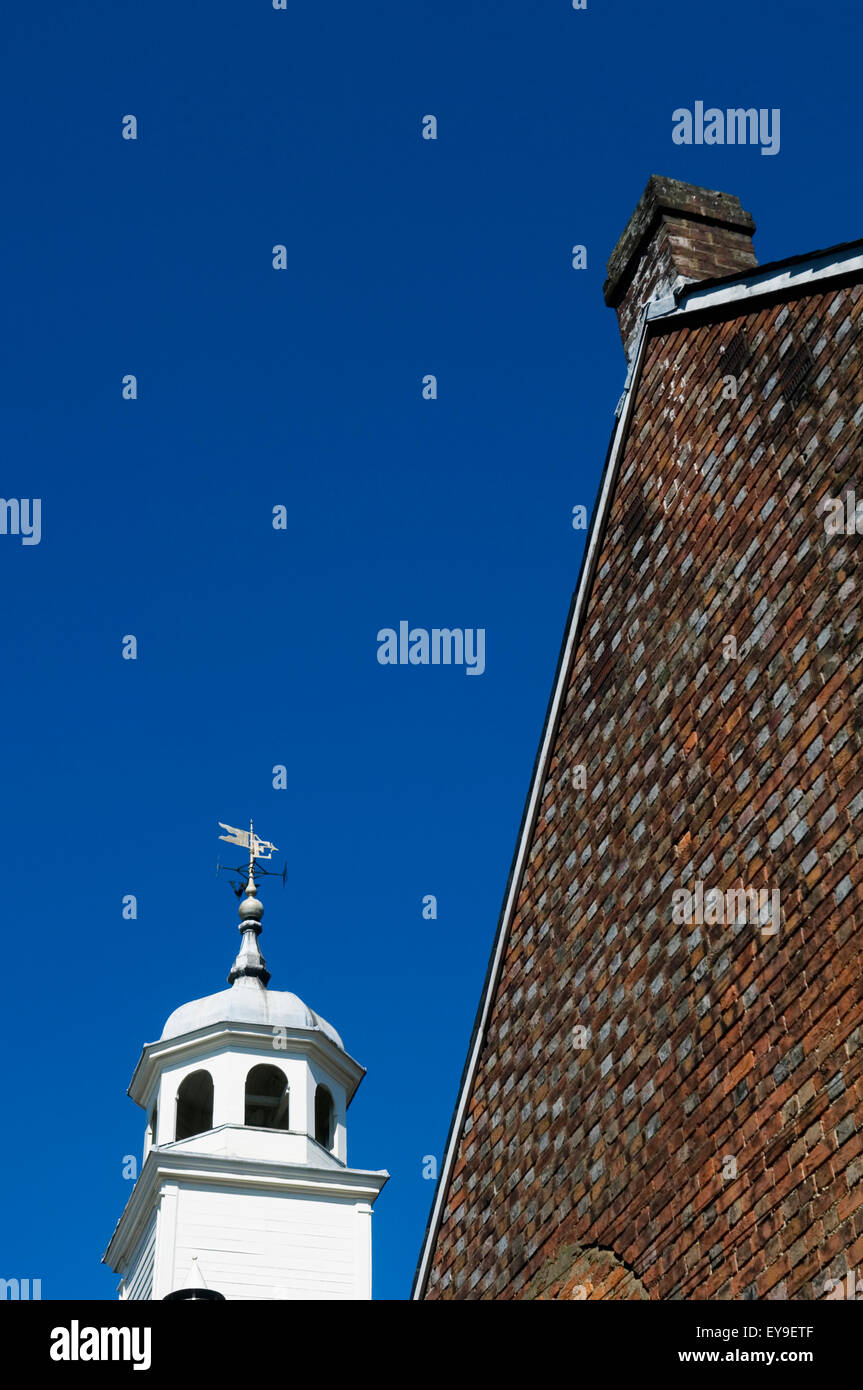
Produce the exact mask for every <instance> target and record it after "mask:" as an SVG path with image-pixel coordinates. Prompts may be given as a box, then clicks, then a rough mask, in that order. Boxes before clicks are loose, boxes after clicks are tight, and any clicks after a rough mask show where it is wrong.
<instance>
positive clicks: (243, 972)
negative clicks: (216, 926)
mask: <svg viewBox="0 0 863 1390" xmlns="http://www.w3.org/2000/svg"><path fill="white" fill-rule="evenodd" d="M239 913H240V928H239V929H240V931H241V932H242V933H243V939H242V941H241V942H240V949H239V952H238V953H237V959H236V960H235V961H234V964H233V965H232V966H231V972H230V974H229V975H228V984H229V985H236V984H237V983H238V982H239V981H241V980H245V979H252V980H259V981H260V983H261V985H262V987H263V988H264V989H266V987H267V981H268V980H269V978H270V972H269V970H268V969H267V962H266V961H265V960H264V957H263V956H262V955H261V950H260V947H259V946H258V936H259V934H260V931H261V918H262V917H263V915H264V907H263V904H262V903H259V902H258V889H257V885H256V884H255V873H254V865H253V864H250V865H249V881H248V883H247V884H246V896H245V898H244V899H243V901H242V902H241V903H240V907H239Z"/></svg>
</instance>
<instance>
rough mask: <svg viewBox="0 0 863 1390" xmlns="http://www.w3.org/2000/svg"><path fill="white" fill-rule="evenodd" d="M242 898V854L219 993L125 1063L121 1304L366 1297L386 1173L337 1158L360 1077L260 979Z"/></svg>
mask: <svg viewBox="0 0 863 1390" xmlns="http://www.w3.org/2000/svg"><path fill="white" fill-rule="evenodd" d="M242 833H243V834H245V832H242ZM257 891H258V890H257V887H256V884H255V879H254V863H253V861H252V862H251V863H250V866H249V876H248V883H247V884H246V889H245V897H244V899H243V901H242V902H241V904H240V909H239V911H240V931H241V933H242V939H241V943H240V950H239V954H238V955H237V958H236V960H235V961H234V964H233V966H232V968H231V971H230V974H229V975H228V983H229V986H230V988H229V989H225V990H221V991H220V992H219V993H218V994H210V995H208V996H207V997H206V998H204V999H196V1000H194V1001H193V1002H192V1003H190V1004H183V1005H182V1006H181V1007H180V1008H179V1009H175V1011H174V1012H173V1013H172V1014H171V1016H170V1018H169V1019H168V1021H167V1023H166V1024H165V1027H164V1028H163V1030H162V1036H161V1037H160V1038H159V1041H158V1042H153V1043H147V1044H146V1045H145V1047H144V1050H143V1052H142V1053H141V1059H140V1061H139V1062H138V1065H137V1067H136V1068H135V1073H134V1076H133V1077H132V1081H131V1084H130V1086H129V1095H130V1096H131V1097H132V1099H133V1100H134V1101H136V1102H137V1104H138V1105H140V1106H141V1108H142V1109H143V1110H144V1111H145V1113H146V1115H147V1131H146V1137H145V1140H144V1162H143V1166H142V1168H141V1172H140V1175H139V1177H138V1179H137V1182H136V1183H135V1186H134V1188H133V1190H132V1193H131V1195H130V1197H129V1201H128V1202H127V1204H126V1209H125V1211H124V1212H123V1215H122V1216H121V1218H120V1220H119V1222H118V1224H117V1228H116V1230H115V1232H114V1235H113V1237H112V1240H111V1243H110V1245H109V1246H108V1249H107V1251H106V1253H105V1256H104V1259H105V1261H106V1262H107V1263H108V1264H109V1265H110V1266H111V1268H112V1269H114V1270H115V1271H116V1272H117V1273H119V1274H120V1275H121V1276H122V1282H121V1284H120V1288H119V1293H120V1297H121V1298H131V1299H164V1298H167V1297H169V1296H170V1297H174V1298H184V1297H188V1298H219V1297H220V1296H221V1297H224V1298H226V1299H366V1298H370V1297H371V1216H372V1206H373V1204H374V1201H375V1199H376V1197H377V1196H378V1193H379V1192H380V1191H381V1188H382V1187H383V1186H384V1183H385V1182H386V1181H387V1178H388V1176H389V1174H388V1173H386V1172H383V1171H381V1172H369V1171H364V1170H360V1169H355V1168H349V1167H348V1163H347V1126H346V1115H347V1109H348V1106H349V1105H350V1103H351V1100H352V1099H353V1097H354V1094H355V1092H356V1089H357V1087H358V1085H359V1083H360V1081H361V1080H362V1078H363V1076H364V1075H365V1070H364V1068H363V1067H361V1066H360V1064H359V1062H356V1061H355V1060H354V1058H353V1057H351V1056H350V1054H349V1053H348V1052H346V1050H345V1047H344V1044H343V1042H342V1040H341V1038H340V1037H339V1035H338V1033H337V1032H336V1030H335V1028H333V1027H332V1025H331V1024H329V1023H327V1022H326V1021H325V1020H324V1019H323V1018H321V1017H320V1016H319V1015H318V1014H316V1013H314V1012H313V1011H312V1010H311V1009H310V1008H308V1007H307V1005H305V1004H304V1003H303V1001H302V1000H301V999H299V998H298V997H297V996H296V995H295V994H289V993H286V992H283V991H278V990H270V989H268V988H267V984H268V981H269V979H270V973H269V971H268V970H267V967H266V961H265V960H264V959H263V957H262V955H261V953H260V949H259V946H258V936H259V934H260V931H261V918H262V917H263V911H264V910H263V907H262V905H261V903H260V902H259V901H258V896H257Z"/></svg>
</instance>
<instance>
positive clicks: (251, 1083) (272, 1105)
mask: <svg viewBox="0 0 863 1390" xmlns="http://www.w3.org/2000/svg"><path fill="white" fill-rule="evenodd" d="M245 1123H246V1124H247V1125H258V1126H260V1127H261V1128H263V1129H289V1128H290V1124H289V1120H288V1083H287V1079H286V1077H285V1073H284V1072H283V1071H280V1070H279V1068H278V1067H270V1066H267V1065H265V1064H262V1065H261V1066H258V1067H252V1070H251V1071H250V1072H249V1074H248V1076H247V1077H246V1119H245Z"/></svg>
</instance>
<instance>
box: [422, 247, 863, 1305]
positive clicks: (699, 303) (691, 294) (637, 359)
mask: <svg viewBox="0 0 863 1390" xmlns="http://www.w3.org/2000/svg"><path fill="white" fill-rule="evenodd" d="M854 271H858V272H861V271H863V251H861V249H860V247H859V246H853V247H851V248H850V249H849V250H848V251H846V252H836V251H827V252H825V253H823V254H821V255H815V256H810V257H808V258H807V259H806V260H804V261H800V262H798V263H797V264H796V265H795V266H794V267H788V268H787V269H784V270H778V269H777V270H773V271H770V270H767V271H764V272H761V273H760V274H759V273H757V272H756V274H754V275H751V276H748V277H746V278H745V279H741V280H735V281H734V282H733V283H730V284H727V285H718V286H716V287H715V288H714V289H703V290H699V289H698V288H697V284H695V287H694V288H692V289H690V290H687V288H686V285H685V284H682V285H680V286H678V287H676V288H675V290H674V292H673V293H672V294H671V295H669V296H666V298H665V299H662V300H656V301H652V302H651V303H649V304H647V305H646V306H645V309H644V313H643V316H642V321H641V328H640V331H639V337H638V345H637V347H636V350H635V352H634V353H633V355H632V358H631V360H630V363H629V367H628V370H627V374H626V382H625V385H624V388H623V394H622V396H621V398H620V400H619V402H618V405H617V409H616V411H615V415H616V416H617V426H616V429H615V431H614V439H613V442H612V447H611V452H610V454H609V458H608V466H607V468H606V469H605V476H604V480H603V483H602V490H601V493H600V498H599V506H598V508H597V511H596V516H595V520H594V524H593V526H592V528H591V532H590V536H589V538H588V547H587V552H586V557H585V564H584V566H583V568H582V572H581V582H580V583H579V586H578V590H577V592H576V595H575V600H574V603H573V607H572V613H571V616H570V620H569V628H568V631H567V634H566V645H565V647H564V651H563V654H562V659H561V662H560V669H559V671H558V676H557V681H556V683H555V687H554V691H553V693H552V698H551V704H550V706H549V712H548V717H547V719H546V724H545V733H544V736H543V741H542V748H541V751H540V756H539V760H538V762H537V764H536V770H535V772H534V776H533V781H532V783H531V787H530V792H529V794H528V805H527V809H526V812H525V817H524V823H523V826H522V831H521V835H520V836H519V841H518V846H517V848H516V857H515V860H514V863H513V869H512V874H511V878H510V885H509V891H508V892H507V897H506V903H505V906H504V910H503V913H502V916H501V919H500V922H499V924H498V932H497V938H496V941H495V946H494V956H493V960H492V967H491V970H490V972H489V976H488V982H487V984H486V987H485V992H484V994H483V998H482V1012H481V1015H480V1018H479V1021H478V1024H477V1027H476V1032H475V1035H474V1039H473V1043H472V1045H471V1051H470V1056H469V1059H468V1064H467V1067H466V1069H465V1073H464V1081H463V1084H462V1087H461V1091H460V1094H459V1098H458V1106H457V1109H456V1114H455V1118H454V1121H453V1124H452V1129H451V1131H450V1137H449V1142H448V1144H447V1151H446V1155H445V1157H444V1166H443V1169H442V1171H441V1174H440V1179H439V1181H438V1185H437V1190H436V1192H435V1198H434V1205H433V1207H432V1213H431V1218H430V1220H429V1223H428V1227H427V1230H426V1234H425V1238H424V1240H423V1247H422V1254H421V1256H420V1263H419V1265H418V1268H417V1273H416V1279H415V1281H414V1288H413V1292H412V1294H411V1297H412V1299H413V1300H414V1302H416V1301H418V1300H420V1299H421V1298H422V1296H423V1294H424V1292H425V1285H426V1280H427V1278H428V1272H429V1264H430V1261H431V1256H432V1252H433V1250H434V1246H435V1243H436V1241H437V1236H438V1229H439V1226H440V1217H441V1211H442V1208H443V1203H444V1199H445V1197H446V1196H447V1194H448V1192H449V1185H450V1178H451V1176H452V1168H453V1164H454V1162H455V1156H456V1152H457V1150H458V1146H459V1142H460V1140H461V1135H462V1126H463V1124H464V1118H465V1112H466V1110H467V1105H468V1101H469V1098H470V1096H471V1094H472V1092H473V1083H474V1079H475V1077H476V1070H477V1066H478V1064H479V1057H480V1053H481V1051H482V1047H483V1043H484V1042H485V1036H486V1028H487V1025H488V1019H489V1014H490V1013H491V1007H492V1003H493V1001H494V998H495V995H496V993H497V986H498V982H499V980H500V972H501V966H502V964H503V955H504V951H505V949H506V945H507V942H508V941H509V933H510V927H511V925H512V919H513V915H514V912H515V906H516V902H517V900H518V894H519V891H520V889H521V881H522V875H523V872H524V865H525V861H526V859H527V853H528V849H529V846H530V841H531V837H532V835H533V829H534V824H535V821H536V811H537V806H538V803H539V798H540V795H541V792H542V788H543V787H544V785H545V781H546V776H547V770H548V762H549V756H550V753H551V746H552V740H553V738H554V735H555V733H556V730H557V722H558V715H559V713H560V708H561V704H562V702H563V698H564V695H565V693H566V687H567V681H568V679H569V670H570V664H571V661H572V655H573V648H574V645H575V639H576V636H577V634H578V632H579V630H580V625H581V617H582V613H583V611H584V607H585V604H586V602H587V599H588V596H589V594H590V590H591V587H592V584H593V572H594V566H595V562H596V559H597V554H598V549H599V545H600V541H601V538H602V537H603V536H604V534H605V523H606V520H607V517H608V511H609V508H610V504H611V498H612V496H613V493H614V484H615V482H616V479H617V472H618V467H619V465H620V460H621V457H622V452H623V444H624V442H625V440H626V435H627V431H628V428H629V420H630V416H631V414H632V409H633V405H634V400H635V387H636V385H637V383H638V374H639V369H640V366H641V359H642V356H643V354H644V346H645V343H646V341H647V338H648V335H649V328H650V325H651V324H652V323H655V322H657V321H658V320H660V319H669V318H684V317H687V316H688V315H690V314H694V313H696V312H700V311H701V310H703V309H708V308H714V307H716V306H717V305H724V304H733V303H736V302H738V301H740V302H743V301H747V300H751V299H755V298H756V297H760V296H762V295H768V294H772V293H774V292H775V291H777V290H783V289H789V288H796V287H797V286H801V285H808V284H815V283H817V282H819V281H824V280H829V279H833V278H836V277H838V276H841V275H847V274H850V273H852V272H854ZM683 301H685V303H684V302H683ZM675 305H676V307H674V306H675Z"/></svg>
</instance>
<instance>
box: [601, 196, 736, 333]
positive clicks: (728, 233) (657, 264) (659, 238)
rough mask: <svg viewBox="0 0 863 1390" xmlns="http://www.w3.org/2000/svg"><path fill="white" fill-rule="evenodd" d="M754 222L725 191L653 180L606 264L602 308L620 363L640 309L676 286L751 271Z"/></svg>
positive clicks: (636, 328)
mask: <svg viewBox="0 0 863 1390" xmlns="http://www.w3.org/2000/svg"><path fill="white" fill-rule="evenodd" d="M754 231H755V222H754V221H753V219H752V215H751V214H750V213H748V212H745V211H744V209H743V208H742V207H741V206H740V199H739V198H735V197H734V195H733V194H732V193H716V192H714V191H713V189H710V188H698V187H696V186H695V185H694V184H691V183H680V182H679V180H678V179H666V178H662V177H661V176H660V175H659V174H652V175H651V177H650V179H649V180H648V183H647V187H646V188H645V190H644V192H643V194H642V195H641V199H640V200H639V203H638V207H637V208H636V209H635V212H634V213H633V214H632V216H631V217H630V219H629V221H628V222H627V224H626V227H625V229H624V231H623V235H622V236H621V238H620V240H619V241H618V243H617V245H616V246H615V248H614V250H613V251H612V253H611V256H610V257H609V260H608V265H607V266H606V270H607V271H608V275H607V278H606V281H605V285H604V287H603V293H604V295H605V302H606V304H608V305H609V307H610V308H612V309H616V310H617V321H618V324H619V326H620V336H621V338H622V339H623V346H624V349H625V351H626V356H627V359H628V358H629V357H630V356H631V355H632V350H633V348H634V346H635V342H636V335H637V330H638V327H639V324H640V322H641V314H642V310H643V309H644V306H645V304H647V303H648V301H649V300H651V299H661V298H662V297H663V296H664V295H667V294H668V293H670V291H671V290H672V289H673V288H674V287H675V286H677V285H679V284H681V283H682V282H683V281H697V280H710V279H712V278H713V276H717V275H730V274H733V273H734V272H735V271H736V272H738V273H739V274H741V275H742V274H744V273H745V272H746V271H747V270H751V269H752V268H753V267H754V266H757V264H758V260H757V258H756V255H755V252H754V251H753V249H752V233H753V232H754Z"/></svg>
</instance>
